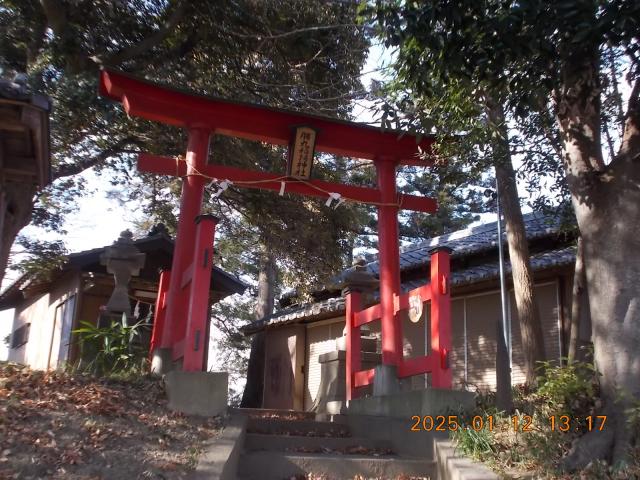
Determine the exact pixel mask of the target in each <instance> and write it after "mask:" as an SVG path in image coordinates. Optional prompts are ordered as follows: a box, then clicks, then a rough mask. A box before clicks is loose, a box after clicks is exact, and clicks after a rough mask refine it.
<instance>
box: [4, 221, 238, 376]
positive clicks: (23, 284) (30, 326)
mask: <svg viewBox="0 0 640 480" xmlns="http://www.w3.org/2000/svg"><path fill="white" fill-rule="evenodd" d="M132 243H133V245H134V246H135V247H136V248H137V249H138V250H139V251H140V253H142V254H144V255H145V260H144V265H143V266H142V268H141V269H140V271H139V275H137V276H134V277H132V278H131V281H130V284H129V289H128V293H129V298H130V301H131V310H132V312H133V313H134V317H135V318H134V320H136V321H137V319H141V318H146V317H147V314H148V312H149V309H153V305H154V304H155V302H156V298H157V296H158V287H159V282H160V271H161V270H166V269H168V268H169V267H170V266H171V262H172V260H173V249H174V243H173V239H172V238H171V237H170V236H169V234H168V233H167V232H166V230H165V229H164V228H162V226H160V228H158V227H154V229H152V231H151V232H150V234H149V235H147V236H144V237H141V238H138V239H135V240H133V242H132ZM107 248H108V247H101V248H94V249H91V250H86V251H83V252H77V253H72V254H70V255H69V256H68V257H67V259H66V261H65V262H64V264H63V265H62V266H61V267H60V268H59V269H56V270H55V271H53V272H52V274H51V276H50V277H49V278H46V279H44V278H41V277H40V278H39V277H37V276H34V275H22V276H21V277H19V278H18V279H17V280H15V281H14V282H13V283H11V284H10V285H9V286H8V287H7V288H6V289H5V290H4V291H3V292H2V294H0V310H7V309H10V308H14V309H15V313H14V318H13V327H12V329H11V331H12V333H11V335H10V337H9V358H8V360H9V361H11V362H17V363H22V364H26V365H29V366H30V367H31V368H34V369H39V370H47V369H55V368H57V367H61V366H64V364H65V363H70V364H74V363H75V362H76V361H77V360H78V359H79V353H80V352H79V348H78V343H77V342H76V341H75V338H74V335H73V334H72V331H73V330H75V329H77V328H80V322H81V321H86V322H92V323H94V324H95V323H97V321H98V317H99V315H100V313H101V307H102V306H104V305H106V304H107V303H108V299H109V297H110V295H111V294H112V292H113V290H114V278H113V275H112V274H110V273H108V272H107V268H106V267H105V266H104V265H103V264H102V262H101V256H102V255H103V253H104V252H105V250H106V249H107ZM245 288H246V285H245V284H244V283H242V282H241V281H240V280H239V279H237V278H236V277H235V276H233V275H231V274H229V273H227V272H225V271H224V270H222V269H221V268H218V267H213V268H212V271H211V289H210V291H209V305H212V304H214V303H217V302H219V301H220V300H222V299H223V298H225V297H228V296H229V295H233V294H235V293H239V294H242V293H243V292H244V290H245ZM148 318H149V321H150V322H151V323H153V316H152V315H149V316H148ZM151 330H152V324H151V325H149V326H148V327H146V328H145V329H143V333H142V338H141V340H140V341H141V343H142V347H143V348H144V349H145V350H148V349H149V343H150V340H151Z"/></svg>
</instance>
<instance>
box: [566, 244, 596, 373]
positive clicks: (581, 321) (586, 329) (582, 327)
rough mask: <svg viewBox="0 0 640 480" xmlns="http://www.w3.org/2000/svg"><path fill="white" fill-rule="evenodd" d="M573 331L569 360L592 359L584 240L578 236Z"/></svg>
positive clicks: (583, 360) (573, 292)
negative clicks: (590, 353) (589, 348)
mask: <svg viewBox="0 0 640 480" xmlns="http://www.w3.org/2000/svg"><path fill="white" fill-rule="evenodd" d="M571 297H572V298H571V333H570V337H569V354H568V359H569V362H570V363H572V362H585V361H588V360H591V356H590V355H589V351H588V347H589V344H590V343H591V320H590V318H589V305H587V304H586V303H587V302H588V301H589V295H588V293H587V275H586V271H585V265H584V242H583V241H582V237H579V238H578V246H577V248H576V265H575V270H574V273H573V291H572V295H571Z"/></svg>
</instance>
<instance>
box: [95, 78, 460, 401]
mask: <svg viewBox="0 0 640 480" xmlns="http://www.w3.org/2000/svg"><path fill="white" fill-rule="evenodd" d="M99 92H100V94H101V95H103V96H105V97H108V98H110V99H112V100H115V101H117V102H120V103H122V105H123V107H124V109H125V111H126V112H127V114H128V115H130V116H136V117H141V118H145V119H147V120H152V121H156V122H161V123H164V124H167V125H174V126H177V127H181V128H185V129H187V131H188V144H187V152H186V155H185V158H184V159H182V158H167V157H159V156H155V155H149V154H145V153H142V154H140V156H139V159H138V169H139V170H140V171H143V172H150V173H157V174H163V175H173V176H179V177H183V178H184V181H183V184H182V195H181V198H180V216H179V220H178V231H177V235H176V241H175V247H174V256H173V263H172V267H171V271H170V272H164V273H163V275H162V277H161V280H160V287H159V292H158V300H157V304H156V320H155V322H154V324H155V325H154V332H153V340H152V348H161V349H170V351H171V354H172V355H171V358H172V360H173V361H179V360H182V369H183V370H185V371H201V370H203V369H204V368H206V365H204V361H205V358H206V354H205V350H206V348H205V347H206V339H205V338H204V337H205V334H206V332H207V328H206V327H207V322H208V295H209V289H210V279H211V275H210V274H211V268H212V264H213V261H212V259H213V239H214V232H215V225H216V223H217V219H216V218H215V217H213V216H210V215H200V211H201V206H202V200H203V195H204V189H205V185H206V183H207V182H208V181H209V180H210V179H220V180H229V181H231V182H233V184H234V185H236V186H240V187H247V188H260V189H267V190H275V191H278V190H281V187H282V185H283V183H284V184H285V185H286V191H287V192H288V193H297V194H301V195H311V196H316V197H322V198H328V197H329V196H330V194H331V193H337V194H339V195H340V196H341V197H342V198H344V199H345V200H350V201H356V202H361V203H367V204H373V205H376V206H377V208H378V250H379V259H380V260H379V262H380V304H379V305H376V306H374V307H371V308H370V309H367V310H364V311H361V312H359V311H358V310H359V309H360V307H359V305H357V299H356V298H354V297H351V300H348V305H351V307H350V308H349V307H348V314H347V318H346V320H347V332H357V331H359V327H360V326H361V325H362V324H363V323H367V322H368V321H372V320H375V319H378V318H379V319H380V320H381V331H382V363H383V364H385V365H393V366H397V367H398V372H399V375H400V376H409V375H416V374H419V373H427V372H432V374H433V375H434V379H437V380H435V381H434V386H438V387H441V388H451V375H450V369H449V365H448V363H447V362H446V361H444V360H441V361H437V359H444V358H445V357H446V354H447V352H448V351H449V350H450V348H451V333H450V322H451V320H450V314H449V292H448V290H447V288H446V285H447V277H448V268H449V256H448V253H447V252H438V254H436V256H434V257H432V259H433V260H435V261H432V280H433V279H434V277H433V269H434V265H435V267H437V271H438V272H439V273H438V274H437V276H436V278H437V282H438V284H439V285H443V286H444V287H441V288H436V289H433V288H431V289H430V290H429V292H430V293H429V295H427V294H426V293H425V292H426V290H425V292H422V290H421V291H420V292H422V293H423V295H421V298H422V299H423V301H427V300H430V301H431V302H432V308H431V312H432V317H431V323H432V337H433V332H434V331H435V332H436V338H437V341H436V342H433V341H432V352H431V355H430V356H426V357H422V358H421V359H411V361H409V360H407V361H405V360H404V358H403V353H402V352H403V351H402V331H401V330H402V329H401V324H400V322H399V321H398V316H397V313H398V312H399V311H400V310H403V309H406V308H408V306H407V305H406V304H407V303H408V300H407V298H408V297H407V294H405V295H401V290H400V267H399V234H398V210H399V209H400V208H402V209H408V210H414V211H420V212H427V213H433V212H435V210H436V207H437V206H436V202H435V200H433V199H430V198H426V197H421V196H415V195H405V194H400V193H398V192H397V190H396V176H395V175H396V168H397V166H398V165H419V166H429V165H431V163H430V162H428V161H424V160H422V159H420V158H419V157H418V152H419V150H422V151H423V152H424V151H430V149H431V146H432V143H433V139H432V138H430V137H423V138H422V140H421V141H420V142H418V141H417V140H416V138H415V137H414V136H412V135H410V134H408V133H400V132H391V131H383V130H381V129H379V128H375V127H370V126H368V125H361V124H357V123H353V122H347V121H341V120H335V119H329V118H324V117H318V116H313V115H307V114H302V113H297V112H292V111H287V110H280V109H272V108H265V107H261V106H256V105H250V104H244V103H237V102H230V101H227V100H222V99H218V98H212V97H204V96H199V95H195V94H192V93H188V92H182V91H179V90H176V89H171V88H167V87H165V86H162V85H159V84H155V83H151V82H148V81H145V80H141V79H138V78H135V77H133V76H130V75H127V74H124V73H121V72H116V71H112V70H103V71H102V72H101V74H100V86H99ZM300 125H305V126H309V127H312V128H313V129H315V130H316V132H317V137H316V144H315V149H316V150H318V151H321V152H326V153H332V154H336V155H343V156H348V157H355V158H362V159H368V160H373V162H374V165H375V168H376V174H377V184H378V185H377V188H365V187H358V186H353V185H345V184H338V183H331V182H325V181H322V180H316V179H310V180H300V179H296V178H290V177H286V176H282V175H278V174H273V173H266V172H258V171H249V170H244V169H239V168H234V167H229V166H223V165H217V164H210V163H208V162H207V159H208V155H209V140H210V137H211V135H212V134H220V135H228V136H235V137H239V138H244V139H249V140H254V141H261V142H266V143H271V144H276V145H288V144H289V143H290V140H291V129H292V128H293V127H295V126H300ZM423 290H424V288H423ZM420 292H418V293H417V294H420ZM410 293H411V292H410ZM434 302H435V303H434ZM367 312H368V313H367ZM373 313H375V314H373ZM356 337H357V336H356V335H353V334H351V333H349V338H350V341H349V342H347V343H348V346H347V348H348V352H347V354H348V358H356V356H357V355H359V353H358V352H359V348H358V346H359V337H358V338H356ZM358 358H359V357H358ZM350 363H351V362H350ZM358 364H359V362H358V361H355V363H354V364H353V365H352V368H350V369H349V370H350V371H349V373H348V378H347V384H348V385H352V388H353V389H352V390H350V391H349V393H348V395H349V398H351V397H352V396H353V395H354V394H355V388H356V387H357V386H363V385H366V384H368V383H370V382H371V381H373V375H372V372H358V371H357V368H355V370H354V367H357V365H358ZM354 379H355V381H354Z"/></svg>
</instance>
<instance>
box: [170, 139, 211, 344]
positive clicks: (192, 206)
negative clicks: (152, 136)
mask: <svg viewBox="0 0 640 480" xmlns="http://www.w3.org/2000/svg"><path fill="white" fill-rule="evenodd" d="M209 135H210V132H209V131H208V130H203V129H199V128H193V129H191V130H189V142H188V144H187V155H186V163H187V166H188V168H187V177H186V178H185V179H184V180H183V182H182V195H181V197H180V218H179V219H178V233H177V234H176V241H175V245H174V248H173V263H172V265H171V282H170V284H169V295H168V298H167V314H166V320H165V328H164V331H163V334H162V340H161V345H160V346H161V347H163V348H170V347H173V345H174V343H175V342H177V341H179V340H180V339H181V338H182V336H183V334H184V331H185V330H184V328H185V317H186V315H185V313H186V310H185V308H186V305H185V304H184V303H183V302H181V301H180V297H181V296H180V283H181V281H182V275H183V274H184V271H185V269H186V268H187V267H188V266H189V265H190V264H191V262H192V260H193V244H194V241H195V230H196V225H195V223H194V219H195V218H196V217H197V216H198V215H199V214H200V208H201V206H202V197H203V194H204V186H205V183H206V179H205V178H203V177H201V176H199V175H196V173H197V171H201V170H202V168H203V167H204V166H205V165H206V163H207V157H208V156H209Z"/></svg>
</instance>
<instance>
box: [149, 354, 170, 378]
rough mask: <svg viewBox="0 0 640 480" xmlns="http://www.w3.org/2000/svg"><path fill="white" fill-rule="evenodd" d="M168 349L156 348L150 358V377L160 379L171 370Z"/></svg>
mask: <svg viewBox="0 0 640 480" xmlns="http://www.w3.org/2000/svg"><path fill="white" fill-rule="evenodd" d="M173 368H174V365H173V361H172V360H171V349H170V348H156V349H155V350H154V351H153V355H152V357H151V375H155V376H157V377H161V376H162V375H166V374H167V373H169V372H170V371H171V370H173Z"/></svg>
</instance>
